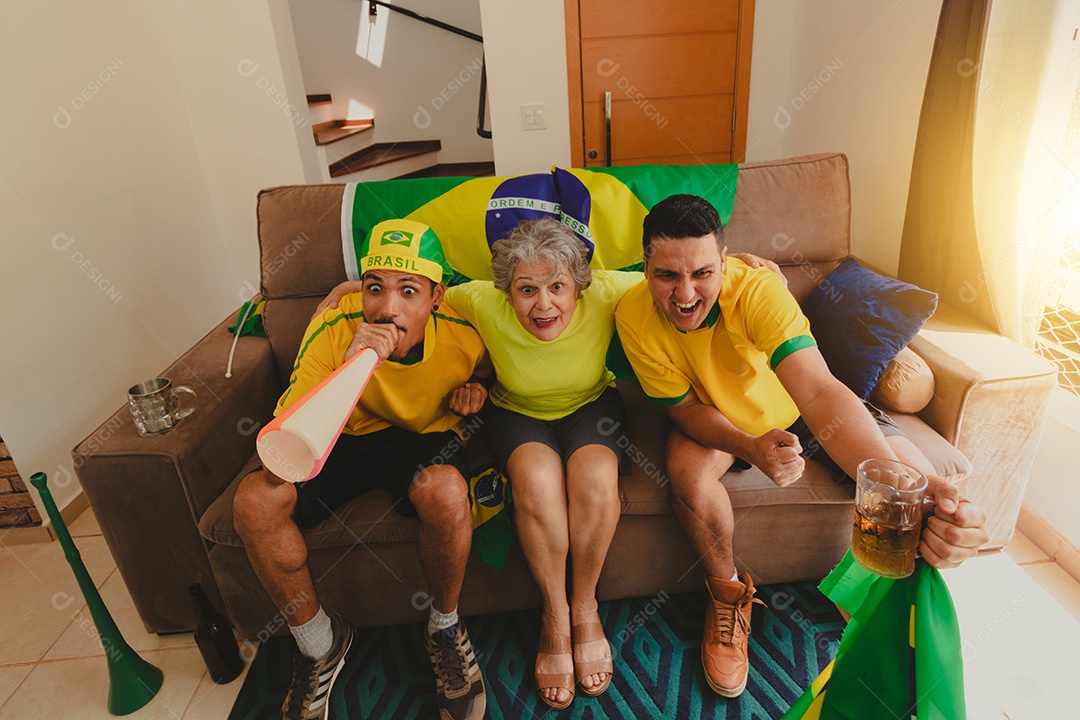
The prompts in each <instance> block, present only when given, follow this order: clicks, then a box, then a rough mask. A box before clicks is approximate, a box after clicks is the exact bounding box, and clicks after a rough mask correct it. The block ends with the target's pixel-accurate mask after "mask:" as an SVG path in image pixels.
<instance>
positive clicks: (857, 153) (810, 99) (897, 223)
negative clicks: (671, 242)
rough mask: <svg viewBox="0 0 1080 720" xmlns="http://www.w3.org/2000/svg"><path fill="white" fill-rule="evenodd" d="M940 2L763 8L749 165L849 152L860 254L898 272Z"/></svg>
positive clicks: (844, 0)
mask: <svg viewBox="0 0 1080 720" xmlns="http://www.w3.org/2000/svg"><path fill="white" fill-rule="evenodd" d="M940 8H941V0H907V1H906V2H902V3H896V2H894V0H868V1H867V2H852V1H851V0H828V1H821V0H819V1H817V2H812V3H811V2H809V1H808V0H802V1H801V2H795V3H767V2H759V3H757V13H756V16H755V24H754V57H753V61H752V65H751V75H750V117H749V130H748V133H747V157H748V159H750V160H766V159H772V158H777V157H790V156H794V155H805V154H808V153H815V152H827V151H836V150H839V151H842V152H845V153H847V155H848V159H849V160H850V162H851V187H852V214H851V232H852V252H853V253H854V254H855V255H857V256H858V257H860V258H862V259H864V260H866V261H867V262H869V263H870V264H871V265H874V266H876V267H879V268H881V269H883V270H886V271H888V272H896V269H897V266H898V264H899V259H900V236H901V234H902V232H903V227H904V213H905V210H906V208H907V194H908V182H909V180H910V178H911V160H912V156H913V154H914V150H915V133H916V130H917V129H918V123H919V112H920V110H921V108H922V97H923V89H924V88H925V86H926V74H927V70H928V69H929V67H930V54H931V52H932V49H933V41H934V33H935V30H936V28H937V21H938V13H939V11H940Z"/></svg>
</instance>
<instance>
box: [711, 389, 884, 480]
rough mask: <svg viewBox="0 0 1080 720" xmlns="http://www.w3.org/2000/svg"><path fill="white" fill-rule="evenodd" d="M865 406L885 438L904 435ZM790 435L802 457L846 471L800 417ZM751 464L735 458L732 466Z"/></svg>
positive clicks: (881, 413) (876, 410) (881, 412)
mask: <svg viewBox="0 0 1080 720" xmlns="http://www.w3.org/2000/svg"><path fill="white" fill-rule="evenodd" d="M863 405H865V406H866V410H867V412H869V413H870V417H872V418H874V422H876V423H877V426H878V429H879V430H881V434H882V435H883V436H885V437H889V436H890V435H903V434H904V431H903V430H901V429H900V426H899V425H897V424H896V421H895V420H893V419H892V418H891V417H889V415H888V413H886V412H885V411H884V410H882V409H881V408H878V407H875V406H874V405H871V404H870V403H868V402H866V401H865V400H864V401H863ZM787 431H788V432H789V433H792V434H793V435H797V436H798V437H799V444H800V445H802V449H803V450H802V452H801V453H800V455H802V456H803V457H804V458H806V459H807V460H816V461H818V462H819V463H821V464H822V465H824V466H825V467H827V468H828V469H829V470H831V471H833V472H838V473H843V472H844V471H843V470H842V469H841V468H840V466H839V465H837V464H836V463H835V462H834V461H833V459H832V458H831V457H829V454H828V453H827V452H825V448H823V447H822V446H821V441H820V440H818V439H817V438H816V437H814V433H812V432H810V428H808V427H807V426H806V421H805V420H803V419H802V416H801V415H800V416H799V419H798V420H796V421H795V422H793V423H791V427H789V428H788V429H787ZM750 467H751V466H750V463H748V462H746V461H745V460H743V459H742V458H735V463H734V464H733V465H732V466H731V469H732V470H735V471H736V472H738V471H741V470H749V469H750Z"/></svg>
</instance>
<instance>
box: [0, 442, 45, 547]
mask: <svg viewBox="0 0 1080 720" xmlns="http://www.w3.org/2000/svg"><path fill="white" fill-rule="evenodd" d="M40 524H41V515H39V514H38V511H37V508H35V507H34V499H33V498H32V497H30V493H29V492H28V491H27V489H26V483H24V482H23V479H22V476H21V475H19V471H18V470H17V469H16V468H15V463H14V461H12V459H11V454H10V453H9V452H8V449H7V445H5V444H4V439H3V438H0V527H11V526H25V527H28V526H33V525H40Z"/></svg>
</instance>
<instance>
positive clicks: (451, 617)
mask: <svg viewBox="0 0 1080 720" xmlns="http://www.w3.org/2000/svg"><path fill="white" fill-rule="evenodd" d="M457 621H458V614H457V608H456V607H455V608H454V609H453V610H451V611H450V612H448V613H441V612H439V611H438V610H436V609H435V606H434V605H432V606H431V614H430V615H428V621H427V633H428V635H434V634H435V633H437V632H439V631H440V630H445V629H446V628H448V627H451V626H453V625H456V624H457Z"/></svg>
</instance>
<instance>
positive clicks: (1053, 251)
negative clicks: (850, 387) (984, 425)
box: [957, 0, 1080, 347]
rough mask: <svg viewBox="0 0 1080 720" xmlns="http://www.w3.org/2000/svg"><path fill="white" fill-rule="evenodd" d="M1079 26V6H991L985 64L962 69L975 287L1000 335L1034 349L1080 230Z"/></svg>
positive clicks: (1019, 2)
mask: <svg viewBox="0 0 1080 720" xmlns="http://www.w3.org/2000/svg"><path fill="white" fill-rule="evenodd" d="M1078 19H1080V0H1039V1H1037V2H1033V1H1032V0H993V2H992V4H991V10H990V18H989V25H988V27H987V30H986V36H985V40H984V47H983V53H982V58H981V61H979V62H978V64H977V65H976V64H975V63H974V62H970V63H961V64H960V65H958V68H957V69H958V72H961V73H964V72H972V73H975V77H977V78H978V94H977V100H976V113H975V132H974V146H973V152H972V191H973V193H972V194H973V205H974V212H975V226H976V237H977V238H978V246H979V250H980V254H981V256H982V262H983V272H982V274H981V276H980V277H979V278H978V279H977V281H976V282H975V283H972V287H985V289H986V291H987V292H989V294H990V299H991V304H992V306H993V308H994V312H995V314H996V316H997V323H998V330H999V332H1001V333H1002V334H1003V335H1006V336H1007V337H1010V338H1012V339H1013V340H1016V341H1018V342H1021V343H1022V344H1025V345H1027V346H1028V347H1031V346H1032V345H1033V344H1034V336H1035V333H1036V332H1037V331H1038V326H1039V323H1040V321H1041V318H1042V315H1043V310H1044V307H1045V305H1046V301H1047V296H1048V294H1049V293H1050V292H1051V290H1052V289H1053V283H1054V269H1055V267H1056V266H1057V265H1058V261H1059V259H1060V255H1061V251H1062V246H1063V243H1064V240H1065V238H1066V237H1067V235H1068V234H1069V233H1075V232H1076V231H1077V230H1078V229H1080V135H1078V134H1077V131H1076V124H1077V123H1080V117H1077V115H1078V114H1080V104H1078V103H1080V101H1078V97H1080V95H1078V84H1077V83H1078V80H1080V38H1077V39H1075V40H1074V39H1073V33H1074V28H1076V26H1077V21H1078ZM1070 118H1071V122H1072V127H1073V129H1072V131H1071V132H1069V126H1070ZM979 281H982V282H979Z"/></svg>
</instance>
